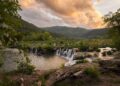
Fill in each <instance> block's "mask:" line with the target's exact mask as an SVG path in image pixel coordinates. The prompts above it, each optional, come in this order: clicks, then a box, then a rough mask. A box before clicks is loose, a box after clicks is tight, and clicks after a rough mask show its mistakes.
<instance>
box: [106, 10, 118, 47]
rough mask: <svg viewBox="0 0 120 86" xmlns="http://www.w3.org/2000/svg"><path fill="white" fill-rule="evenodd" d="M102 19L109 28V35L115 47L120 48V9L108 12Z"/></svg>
mask: <svg viewBox="0 0 120 86" xmlns="http://www.w3.org/2000/svg"><path fill="white" fill-rule="evenodd" d="M104 19H105V22H106V23H107V27H108V28H109V36H110V37H111V38H112V40H113V42H114V45H115V47H116V48H118V49H120V9H118V10H117V12H115V13H112V12H111V13H109V14H108V15H106V16H105V18H104Z"/></svg>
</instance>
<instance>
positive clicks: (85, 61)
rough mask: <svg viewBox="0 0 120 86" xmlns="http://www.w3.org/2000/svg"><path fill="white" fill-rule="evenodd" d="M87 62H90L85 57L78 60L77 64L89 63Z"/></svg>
mask: <svg viewBox="0 0 120 86" xmlns="http://www.w3.org/2000/svg"><path fill="white" fill-rule="evenodd" d="M87 62H88V61H87V60H85V59H83V60H79V61H77V64H80V63H87Z"/></svg>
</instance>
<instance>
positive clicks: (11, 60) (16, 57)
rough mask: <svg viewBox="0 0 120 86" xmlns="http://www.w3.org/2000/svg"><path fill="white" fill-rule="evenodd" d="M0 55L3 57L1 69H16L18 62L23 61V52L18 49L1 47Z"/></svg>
mask: <svg viewBox="0 0 120 86" xmlns="http://www.w3.org/2000/svg"><path fill="white" fill-rule="evenodd" d="M0 53H1V56H2V58H3V65H2V67H1V68H0V70H1V71H5V72H10V71H13V70H16V69H17V66H18V62H21V61H24V60H25V58H24V53H23V52H22V51H20V50H19V49H10V48H7V49H1V50H0Z"/></svg>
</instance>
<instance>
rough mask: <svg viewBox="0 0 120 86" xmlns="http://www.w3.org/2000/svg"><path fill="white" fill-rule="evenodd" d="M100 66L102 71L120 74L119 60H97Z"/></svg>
mask: <svg viewBox="0 0 120 86" xmlns="http://www.w3.org/2000/svg"><path fill="white" fill-rule="evenodd" d="M99 65H100V68H101V70H102V71H103V72H114V73H116V74H120V60H118V59H117V60H107V61H106V60H104V61H99Z"/></svg>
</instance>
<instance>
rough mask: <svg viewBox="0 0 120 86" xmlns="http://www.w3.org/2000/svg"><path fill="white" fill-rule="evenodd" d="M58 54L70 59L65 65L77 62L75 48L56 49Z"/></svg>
mask: <svg viewBox="0 0 120 86" xmlns="http://www.w3.org/2000/svg"><path fill="white" fill-rule="evenodd" d="M56 55H57V56H60V57H62V58H64V59H66V60H68V62H67V63H66V64H65V66H69V65H74V64H76V61H75V60H74V57H75V55H76V52H75V50H74V49H64V48H63V49H61V48H60V49H57V50H56Z"/></svg>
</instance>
